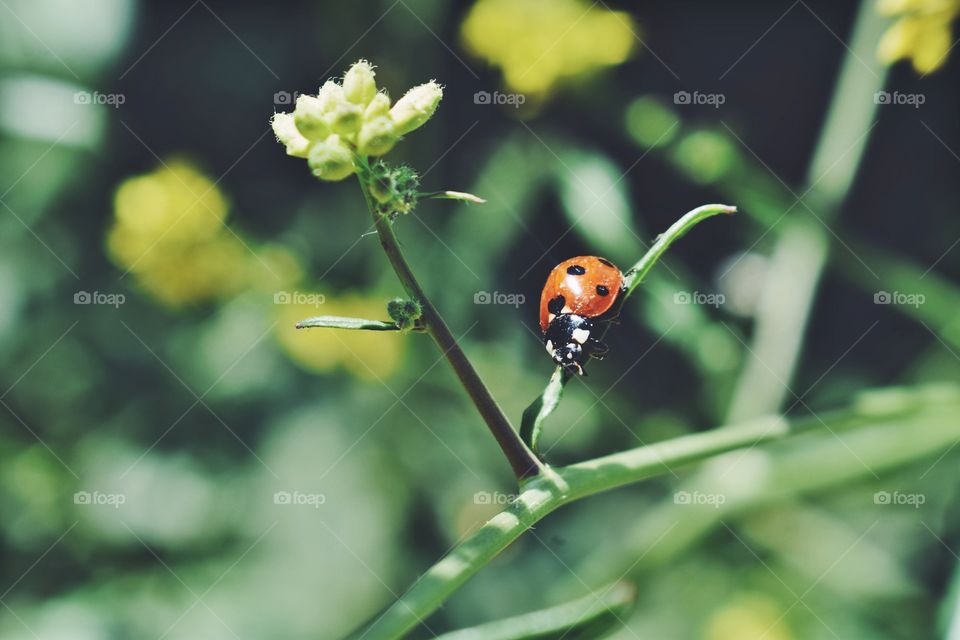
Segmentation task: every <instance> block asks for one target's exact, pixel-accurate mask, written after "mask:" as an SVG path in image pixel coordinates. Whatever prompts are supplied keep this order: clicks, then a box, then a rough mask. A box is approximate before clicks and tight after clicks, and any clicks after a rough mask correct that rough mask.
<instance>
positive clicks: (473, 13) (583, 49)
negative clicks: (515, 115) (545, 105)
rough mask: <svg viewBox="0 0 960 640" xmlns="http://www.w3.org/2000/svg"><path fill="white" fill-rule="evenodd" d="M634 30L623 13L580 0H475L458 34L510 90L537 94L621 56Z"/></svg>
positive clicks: (626, 51) (623, 57) (626, 53)
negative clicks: (495, 68)
mask: <svg viewBox="0 0 960 640" xmlns="http://www.w3.org/2000/svg"><path fill="white" fill-rule="evenodd" d="M636 28H637V27H636V25H635V24H634V22H633V20H632V19H631V18H630V16H628V15H627V14H625V13H623V12H619V11H610V10H607V9H605V8H600V7H597V6H596V3H591V2H587V1H586V0H478V1H477V3H476V4H475V5H473V8H472V9H471V10H470V12H469V13H468V14H467V17H466V18H465V19H464V22H463V25H462V28H461V34H462V36H463V40H464V43H465V45H466V48H467V50H469V51H470V52H471V53H472V54H473V55H475V56H477V57H478V58H481V59H483V60H486V61H487V62H489V63H490V64H493V65H495V66H498V67H500V69H501V70H502V71H503V76H504V80H505V81H506V84H507V85H508V86H509V87H510V88H511V89H513V90H514V91H518V92H520V93H524V94H528V95H530V96H532V97H534V98H537V97H543V96H544V95H546V94H547V93H549V92H550V91H551V90H552V89H553V87H554V86H555V85H556V84H557V83H559V82H561V81H564V80H567V79H570V78H574V77H577V76H581V75H585V74H588V73H590V72H592V71H594V70H596V69H599V68H601V67H606V66H613V65H617V64H620V63H621V62H623V61H624V60H626V59H627V58H628V57H629V55H630V53H631V52H632V51H633V48H634V43H635V35H634V34H635V31H636Z"/></svg>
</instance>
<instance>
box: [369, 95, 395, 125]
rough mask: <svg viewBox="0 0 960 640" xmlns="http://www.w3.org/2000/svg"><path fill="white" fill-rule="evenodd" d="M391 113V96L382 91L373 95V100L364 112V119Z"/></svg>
mask: <svg viewBox="0 0 960 640" xmlns="http://www.w3.org/2000/svg"><path fill="white" fill-rule="evenodd" d="M388 113H390V96H388V95H387V94H385V93H383V92H381V93H378V94H377V95H375V96H373V100H371V101H370V104H368V105H367V108H366V110H365V111H364V112H363V119H364V120H373V119H374V118H376V117H378V116H385V115H387V114H388Z"/></svg>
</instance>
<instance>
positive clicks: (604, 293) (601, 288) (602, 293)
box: [597, 284, 610, 296]
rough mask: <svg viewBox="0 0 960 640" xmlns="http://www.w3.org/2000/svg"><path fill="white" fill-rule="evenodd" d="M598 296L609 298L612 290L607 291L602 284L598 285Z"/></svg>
mask: <svg viewBox="0 0 960 640" xmlns="http://www.w3.org/2000/svg"><path fill="white" fill-rule="evenodd" d="M597 295H598V296H608V295H610V289H607V288H606V287H605V286H603V285H602V284H598V285H597Z"/></svg>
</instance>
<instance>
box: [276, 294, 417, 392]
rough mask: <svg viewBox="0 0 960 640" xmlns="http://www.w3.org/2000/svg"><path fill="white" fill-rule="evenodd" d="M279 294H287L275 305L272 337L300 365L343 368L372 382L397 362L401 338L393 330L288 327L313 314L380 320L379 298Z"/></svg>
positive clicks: (381, 306) (322, 369)
mask: <svg viewBox="0 0 960 640" xmlns="http://www.w3.org/2000/svg"><path fill="white" fill-rule="evenodd" d="M285 293H287V294H288V295H287V296H286V297H285V299H284V300H283V302H284V303H283V304H277V305H276V308H277V320H278V322H277V339H278V340H279V342H280V346H281V347H283V350H284V351H285V352H286V353H287V355H288V356H290V358H291V359H292V360H293V361H294V362H296V363H297V364H299V365H300V366H301V367H303V368H304V369H306V370H308V371H312V372H314V373H327V372H330V371H333V370H335V369H337V368H338V367H343V368H345V369H346V370H347V371H348V372H350V373H352V374H353V375H355V376H357V377H358V378H363V379H365V380H374V381H375V380H377V379H383V378H386V377H387V376H389V375H390V374H391V373H393V372H394V371H395V370H396V368H397V366H398V365H399V364H400V358H401V356H402V355H403V348H404V347H403V345H404V344H405V342H406V339H405V337H404V336H401V335H400V333H399V332H394V331H349V330H340V329H296V328H294V325H295V324H296V323H297V322H299V321H300V320H303V319H304V318H308V317H310V316H317V315H334V316H347V317H353V318H373V319H379V318H383V317H384V315H385V312H384V308H385V307H384V303H383V301H382V300H380V299H376V298H367V297H361V296H357V295H343V296H338V297H336V298H329V299H328V298H325V297H324V296H323V295H322V294H318V293H306V292H295V293H294V292H285ZM298 301H303V302H298Z"/></svg>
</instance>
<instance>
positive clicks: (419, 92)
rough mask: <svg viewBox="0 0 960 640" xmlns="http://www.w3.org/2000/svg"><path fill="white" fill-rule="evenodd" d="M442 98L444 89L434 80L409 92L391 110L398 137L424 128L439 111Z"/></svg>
mask: <svg viewBox="0 0 960 640" xmlns="http://www.w3.org/2000/svg"><path fill="white" fill-rule="evenodd" d="M441 98H443V89H442V88H441V87H440V85H439V84H437V83H436V82H434V81H433V80H431V81H430V82H428V83H426V84H421V85H420V86H417V87H414V88H413V89H410V90H409V91H407V93H406V94H404V96H403V97H402V98H400V99H399V100H397V103H396V104H395V105H393V108H392V109H390V116H391V117H392V118H393V124H394V125H395V126H396V128H397V135H401V136H402V135H405V134H407V133H410V132H411V131H413V130H414V129H416V128H418V127H420V126H422V125H423V124H424V123H425V122H426V121H427V120H429V119H430V116H432V115H433V112H434V111H436V110H437V105H438V104H440V100H441Z"/></svg>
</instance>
